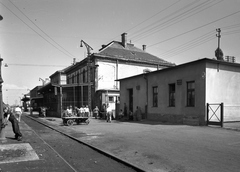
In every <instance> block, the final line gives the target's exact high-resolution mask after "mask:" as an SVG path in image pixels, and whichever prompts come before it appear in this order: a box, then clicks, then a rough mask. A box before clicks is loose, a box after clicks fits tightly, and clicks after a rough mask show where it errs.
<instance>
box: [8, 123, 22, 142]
mask: <svg viewBox="0 0 240 172" xmlns="http://www.w3.org/2000/svg"><path fill="white" fill-rule="evenodd" d="M10 122H11V123H12V129H13V132H14V134H15V137H16V138H17V137H19V136H20V137H22V133H21V132H20V129H19V125H18V121H17V120H16V119H15V118H14V119H12V120H10Z"/></svg>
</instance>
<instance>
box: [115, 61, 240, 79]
mask: <svg viewBox="0 0 240 172" xmlns="http://www.w3.org/2000/svg"><path fill="white" fill-rule="evenodd" d="M201 62H209V63H215V64H222V65H228V66H235V67H239V68H240V64H239V63H231V62H227V61H220V60H216V59H210V58H202V59H198V60H195V61H191V62H188V63H183V64H180V65H176V66H174V67H171V68H164V69H161V70H156V71H153V72H148V73H143V74H139V75H134V76H130V77H127V78H121V79H118V80H116V81H121V80H126V79H130V78H134V77H138V76H144V75H151V74H152V73H156V72H163V71H168V70H175V69H176V68H179V67H185V66H187V65H192V64H196V63H201Z"/></svg>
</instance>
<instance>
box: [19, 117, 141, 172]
mask: <svg viewBox="0 0 240 172" xmlns="http://www.w3.org/2000/svg"><path fill="white" fill-rule="evenodd" d="M23 120H24V122H25V123H26V124H27V125H28V126H29V127H31V128H32V130H33V131H34V133H35V134H36V135H37V137H39V139H40V140H42V142H44V143H45V144H46V145H47V146H48V147H49V148H50V149H51V150H52V151H53V152H55V154H56V155H57V156H58V157H60V158H61V159H62V161H63V162H64V163H65V164H67V165H68V167H69V170H70V171H74V172H77V171H98V172H101V171H104V172H108V171H114V172H118V171H119V172H122V171H124V172H136V171H137V172H142V171H143V170H142V169H139V168H138V167H136V166H134V165H132V164H129V163H128V162H126V161H123V160H121V159H119V158H117V157H115V156H113V155H110V154H108V153H106V152H104V151H102V150H100V149H98V148H96V147H93V146H91V145H88V144H86V143H83V142H81V141H79V140H78V139H77V138H75V137H72V136H71V135H69V134H67V133H64V132H62V131H59V130H57V129H56V128H54V127H53V126H50V125H47V124H45V123H43V122H41V121H39V120H37V119H35V118H33V117H30V116H25V117H24V118H23Z"/></svg>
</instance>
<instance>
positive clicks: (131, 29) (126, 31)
mask: <svg viewBox="0 0 240 172" xmlns="http://www.w3.org/2000/svg"><path fill="white" fill-rule="evenodd" d="M180 1H182V0H178V1H177V2H175V3H173V4H171V5H169V6H167V7H166V8H164V9H163V10H161V11H159V12H157V13H155V14H154V15H152V16H150V17H148V18H147V19H145V20H143V21H141V22H140V23H138V24H137V25H135V26H133V27H131V28H129V29H127V30H126V31H125V32H126V33H127V32H129V31H130V30H133V29H134V28H136V27H137V26H140V25H141V24H143V23H145V22H147V21H148V20H150V19H152V18H153V17H155V16H157V15H158V14H160V13H162V12H164V11H166V10H167V9H169V8H170V7H172V6H173V5H175V4H177V3H179V2H180ZM118 36H119V35H117V36H115V37H114V38H112V39H111V40H114V39H115V38H117V37H118ZM111 40H110V41H111Z"/></svg>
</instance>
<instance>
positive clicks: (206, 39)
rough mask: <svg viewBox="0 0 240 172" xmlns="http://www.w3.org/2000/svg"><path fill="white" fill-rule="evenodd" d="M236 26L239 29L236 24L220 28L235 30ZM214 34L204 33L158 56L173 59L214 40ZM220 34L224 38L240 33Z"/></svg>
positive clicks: (225, 31)
mask: <svg viewBox="0 0 240 172" xmlns="http://www.w3.org/2000/svg"><path fill="white" fill-rule="evenodd" d="M233 26H234V27H233ZM238 26H239V27H240V25H239V24H237V25H232V26H226V27H222V28H236V27H238ZM222 28H221V29H222ZM214 33H215V31H211V32H208V33H206V34H204V35H201V36H199V37H197V38H195V39H193V40H191V41H189V42H186V43H185V44H182V45H180V46H177V47H175V48H173V49H171V50H168V51H166V52H163V53H161V54H159V56H161V57H164V58H165V59H166V58H170V57H174V56H175V55H178V54H180V53H183V52H185V51H188V50H189V49H192V48H195V47H197V46H199V45H202V44H204V43H206V42H209V41H211V40H213V39H215V38H216V36H215V34H214ZM221 33H222V36H225V35H231V34H236V33H240V30H233V31H227V30H222V32H221Z"/></svg>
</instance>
